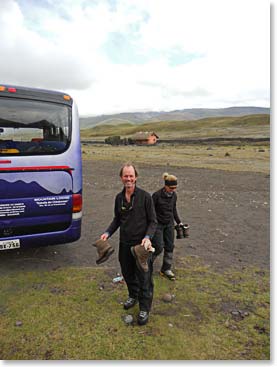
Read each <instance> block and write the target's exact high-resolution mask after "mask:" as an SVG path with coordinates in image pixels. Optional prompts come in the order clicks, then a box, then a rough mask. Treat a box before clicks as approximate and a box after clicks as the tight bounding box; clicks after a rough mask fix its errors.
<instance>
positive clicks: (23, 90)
mask: <svg viewBox="0 0 277 367" xmlns="http://www.w3.org/2000/svg"><path fill="white" fill-rule="evenodd" d="M81 220H82V157H81V143H80V129H79V117H78V110H77V106H76V104H75V102H74V101H73V100H72V98H71V97H70V96H69V95H67V94H65V93H61V92H56V91H49V90H43V89H37V88H27V87H21V86H11V85H0V250H12V249H20V248H27V247H39V246H48V245H57V244H62V243H70V242H74V241H76V240H78V239H79V238H80V236H81Z"/></svg>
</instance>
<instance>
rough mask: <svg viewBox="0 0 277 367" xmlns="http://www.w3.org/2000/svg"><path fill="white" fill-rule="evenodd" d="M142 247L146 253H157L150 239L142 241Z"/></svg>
mask: <svg viewBox="0 0 277 367" xmlns="http://www.w3.org/2000/svg"><path fill="white" fill-rule="evenodd" d="M141 246H143V247H144V248H145V250H146V251H150V252H155V249H154V247H152V243H151V241H150V240H149V238H144V239H143V240H142V241H141Z"/></svg>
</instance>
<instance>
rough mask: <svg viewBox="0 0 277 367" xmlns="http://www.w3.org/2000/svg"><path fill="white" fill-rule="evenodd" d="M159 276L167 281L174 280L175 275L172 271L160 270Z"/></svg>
mask: <svg viewBox="0 0 277 367" xmlns="http://www.w3.org/2000/svg"><path fill="white" fill-rule="evenodd" d="M160 274H161V276H163V277H166V278H167V279H169V280H176V278H175V274H174V273H173V271H172V270H170V269H169V270H164V271H163V270H161V271H160Z"/></svg>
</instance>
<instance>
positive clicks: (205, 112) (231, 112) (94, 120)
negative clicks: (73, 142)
mask: <svg viewBox="0 0 277 367" xmlns="http://www.w3.org/2000/svg"><path fill="white" fill-rule="evenodd" d="M269 113H270V109H269V108H264V107H251V106H250V107H229V108H191V109H183V110H175V111H169V112H165V111H161V112H124V113H119V114H113V115H101V116H93V117H81V118H80V124H81V129H87V128H91V127H93V126H96V125H107V124H111V125H119V124H122V123H129V124H134V125H138V124H144V123H147V122H160V121H184V120H199V119H203V118H207V117H226V116H243V115H256V114H269Z"/></svg>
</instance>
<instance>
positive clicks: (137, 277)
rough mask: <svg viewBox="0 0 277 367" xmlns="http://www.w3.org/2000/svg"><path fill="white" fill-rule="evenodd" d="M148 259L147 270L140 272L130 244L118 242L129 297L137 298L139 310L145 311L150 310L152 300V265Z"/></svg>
mask: <svg viewBox="0 0 277 367" xmlns="http://www.w3.org/2000/svg"><path fill="white" fill-rule="evenodd" d="M150 259H151V256H150ZM150 259H149V261H148V264H149V265H150V266H149V271H148V272H147V273H146V272H142V271H141V270H140V269H138V267H137V265H136V260H135V258H134V257H133V255H132V253H131V246H130V245H129V244H125V243H120V244H119V262H120V265H121V272H122V275H123V278H124V280H125V282H126V284H127V287H128V292H129V297H132V298H135V299H138V302H139V308H140V310H141V311H147V312H150V309H151V305H152V300H153V279H152V273H153V266H152V264H151V260H150Z"/></svg>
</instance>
